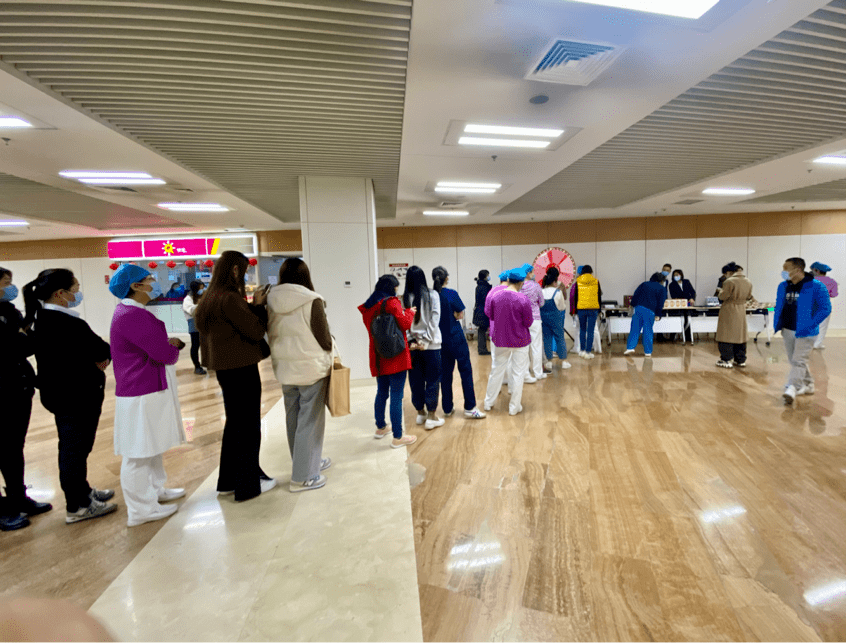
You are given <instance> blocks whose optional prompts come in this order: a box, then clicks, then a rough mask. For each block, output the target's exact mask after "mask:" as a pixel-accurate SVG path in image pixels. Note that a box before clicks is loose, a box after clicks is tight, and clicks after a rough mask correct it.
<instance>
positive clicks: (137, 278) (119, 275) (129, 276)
mask: <svg viewBox="0 0 846 643" xmlns="http://www.w3.org/2000/svg"><path fill="white" fill-rule="evenodd" d="M150 274H152V273H150V271H149V270H145V269H144V268H142V267H141V266H133V265H132V264H131V263H127V264H124V265H122V266H121V267H120V268H118V270H117V272H116V273H115V274H114V276H113V277H112V278H111V279H110V280H109V292H111V293H112V294H113V295H114V296H115V297H117V298H118V299H125V298H126V296H127V295H129V291H130V290H132V284H137V283H139V282H141V281H144V280H145V279H146V278H147V277H149V276H150Z"/></svg>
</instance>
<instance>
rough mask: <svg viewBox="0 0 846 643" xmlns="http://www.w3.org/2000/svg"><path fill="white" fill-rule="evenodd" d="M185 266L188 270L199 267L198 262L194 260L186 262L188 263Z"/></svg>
mask: <svg viewBox="0 0 846 643" xmlns="http://www.w3.org/2000/svg"><path fill="white" fill-rule="evenodd" d="M185 265H186V266H187V267H188V268H193V267H194V266H196V265H197V262H196V261H194V260H193V259H189V260H188V261H186V262H185Z"/></svg>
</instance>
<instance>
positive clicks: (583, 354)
mask: <svg viewBox="0 0 846 643" xmlns="http://www.w3.org/2000/svg"><path fill="white" fill-rule="evenodd" d="M585 355H587V353H585V352H584V351H579V357H584V358H585V359H587V357H585Z"/></svg>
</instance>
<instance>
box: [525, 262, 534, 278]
mask: <svg viewBox="0 0 846 643" xmlns="http://www.w3.org/2000/svg"><path fill="white" fill-rule="evenodd" d="M534 269H535V267H534V266H533V265H532V264H530V263H524V264H523V270H525V271H526V274H527V275H528V274H529V273H530V272H532V270H534Z"/></svg>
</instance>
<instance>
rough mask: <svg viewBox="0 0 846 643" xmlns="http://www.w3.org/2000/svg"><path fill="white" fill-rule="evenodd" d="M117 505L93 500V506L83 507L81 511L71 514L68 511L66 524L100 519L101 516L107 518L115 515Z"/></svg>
mask: <svg viewBox="0 0 846 643" xmlns="http://www.w3.org/2000/svg"><path fill="white" fill-rule="evenodd" d="M117 508H118V507H117V505H116V504H114V503H110V502H108V503H107V502H100V501H99V500H94V499H92V500H91V504H90V505H88V506H87V507H82V508H80V509H79V511H74V512H70V511H68V512H67V513H66V514H65V522H66V523H67V524H69V525H71V524H73V523H75V522H82V521H83V520H91V519H92V518H99V517H100V516H105V515H106V514H110V513H114V512H115V511H117Z"/></svg>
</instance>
